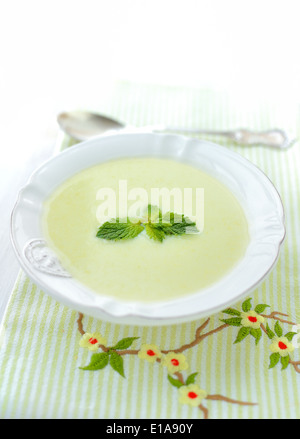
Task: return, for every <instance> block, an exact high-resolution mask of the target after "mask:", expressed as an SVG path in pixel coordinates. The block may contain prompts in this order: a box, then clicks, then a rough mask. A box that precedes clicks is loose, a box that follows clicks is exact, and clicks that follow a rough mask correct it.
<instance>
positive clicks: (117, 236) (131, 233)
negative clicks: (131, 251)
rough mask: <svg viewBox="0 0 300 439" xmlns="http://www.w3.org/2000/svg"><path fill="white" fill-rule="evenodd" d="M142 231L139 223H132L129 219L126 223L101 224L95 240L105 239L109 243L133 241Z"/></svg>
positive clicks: (142, 227)
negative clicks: (124, 240) (125, 240)
mask: <svg viewBox="0 0 300 439" xmlns="http://www.w3.org/2000/svg"><path fill="white" fill-rule="evenodd" d="M143 230H144V226H143V225H142V224H141V223H140V222H137V223H132V222H131V221H130V220H129V219H127V222H120V220H119V219H117V220H116V221H115V222H109V221H107V222H106V223H104V224H102V226H101V227H99V230H98V232H97V235H96V236H97V238H102V239H107V240H110V241H120V240H122V239H133V238H135V237H136V236H137V235H139V234H140V233H141V232H142V231H143Z"/></svg>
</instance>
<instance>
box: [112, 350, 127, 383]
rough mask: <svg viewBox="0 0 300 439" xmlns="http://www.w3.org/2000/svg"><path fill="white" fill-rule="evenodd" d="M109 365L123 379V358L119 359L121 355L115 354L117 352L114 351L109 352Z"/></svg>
mask: <svg viewBox="0 0 300 439" xmlns="http://www.w3.org/2000/svg"><path fill="white" fill-rule="evenodd" d="M109 364H110V365H111V367H112V368H113V369H114V370H115V371H116V372H118V373H119V374H120V375H121V376H122V377H123V378H125V375H124V365H123V358H122V357H121V355H119V354H117V352H115V351H111V353H110V359H109Z"/></svg>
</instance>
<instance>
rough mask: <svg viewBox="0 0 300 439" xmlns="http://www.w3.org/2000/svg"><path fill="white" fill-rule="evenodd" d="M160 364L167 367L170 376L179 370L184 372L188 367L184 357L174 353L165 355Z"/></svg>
mask: <svg viewBox="0 0 300 439" xmlns="http://www.w3.org/2000/svg"><path fill="white" fill-rule="evenodd" d="M162 364H163V366H166V367H167V369H168V372H169V373H170V374H171V375H172V374H174V373H176V372H179V371H180V370H186V369H187V368H188V367H189V365H188V363H187V361H186V357H185V355H183V354H175V353H174V352H169V353H168V354H167V355H165V356H164V358H163V360H162Z"/></svg>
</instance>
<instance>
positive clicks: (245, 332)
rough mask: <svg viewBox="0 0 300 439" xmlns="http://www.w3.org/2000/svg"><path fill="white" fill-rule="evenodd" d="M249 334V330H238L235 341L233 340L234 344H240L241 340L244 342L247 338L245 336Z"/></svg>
mask: <svg viewBox="0 0 300 439" xmlns="http://www.w3.org/2000/svg"><path fill="white" fill-rule="evenodd" d="M249 334H250V328H245V327H243V328H241V329H240V330H239V332H238V335H237V337H236V339H235V342H234V343H235V344H236V343H240V342H241V341H242V340H244V338H246V337H247V335H249Z"/></svg>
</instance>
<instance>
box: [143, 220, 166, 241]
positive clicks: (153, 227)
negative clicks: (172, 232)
mask: <svg viewBox="0 0 300 439" xmlns="http://www.w3.org/2000/svg"><path fill="white" fill-rule="evenodd" d="M145 229H146V233H147V235H148V236H149V238H151V239H154V241H160V242H163V240H164V239H165V237H166V234H165V232H164V230H163V228H162V225H161V224H146V226H145Z"/></svg>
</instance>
